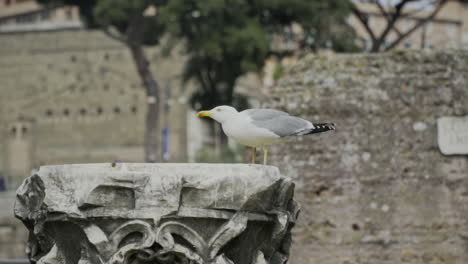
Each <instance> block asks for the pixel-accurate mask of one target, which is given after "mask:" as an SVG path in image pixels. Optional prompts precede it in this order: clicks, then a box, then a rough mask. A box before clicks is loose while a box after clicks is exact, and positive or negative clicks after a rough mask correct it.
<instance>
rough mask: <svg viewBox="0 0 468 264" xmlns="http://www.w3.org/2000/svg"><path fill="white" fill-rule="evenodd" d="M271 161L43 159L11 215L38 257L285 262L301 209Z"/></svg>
mask: <svg viewBox="0 0 468 264" xmlns="http://www.w3.org/2000/svg"><path fill="white" fill-rule="evenodd" d="M293 190H294V185H293V183H292V182H291V181H289V180H288V179H286V178H283V177H281V176H280V174H279V171H278V169H277V168H275V167H271V166H260V165H226V164H219V165H214V164H130V163H118V164H114V166H113V165H112V164H110V163H109V164H86V165H62V166H43V167H41V168H40V169H39V170H38V171H37V172H35V173H34V174H33V175H32V176H31V177H29V178H27V179H26V180H25V181H24V183H23V184H22V185H21V187H20V188H19V189H18V191H17V200H16V205H15V215H16V217H18V218H19V219H21V220H22V221H23V222H24V224H25V225H26V227H27V228H28V229H29V230H30V238H29V245H28V246H29V249H28V251H29V257H30V259H31V260H32V261H37V262H38V263H44V264H45V263H67V264H68V263H79V264H87V263H93V264H94V263H112V264H118V263H132V264H137V263H186V264H189V263H198V264H204V263H207V264H208V263H213V264H233V263H237V264H241V263H242V264H243V263H246V264H250V263H252V264H263V263H272V264H277V263H278V264H279V263H286V261H287V259H288V255H289V247H290V245H291V241H290V236H291V235H290V231H291V228H292V226H293V225H294V223H295V220H296V217H297V213H298V206H297V204H296V203H295V202H294V200H293Z"/></svg>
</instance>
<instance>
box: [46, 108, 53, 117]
mask: <svg viewBox="0 0 468 264" xmlns="http://www.w3.org/2000/svg"><path fill="white" fill-rule="evenodd" d="M52 115H54V112H53V111H52V109H47V110H46V116H52Z"/></svg>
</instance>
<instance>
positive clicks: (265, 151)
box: [263, 147, 268, 165]
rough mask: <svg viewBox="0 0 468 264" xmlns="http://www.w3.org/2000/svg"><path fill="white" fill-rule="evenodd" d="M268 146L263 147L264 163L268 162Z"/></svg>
mask: <svg viewBox="0 0 468 264" xmlns="http://www.w3.org/2000/svg"><path fill="white" fill-rule="evenodd" d="M267 156H268V147H263V165H266V164H267Z"/></svg>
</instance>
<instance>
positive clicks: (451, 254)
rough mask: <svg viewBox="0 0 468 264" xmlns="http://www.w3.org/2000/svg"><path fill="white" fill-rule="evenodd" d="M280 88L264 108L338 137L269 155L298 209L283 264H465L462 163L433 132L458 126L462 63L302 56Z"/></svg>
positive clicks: (395, 56)
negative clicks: (445, 123)
mask: <svg viewBox="0 0 468 264" xmlns="http://www.w3.org/2000/svg"><path fill="white" fill-rule="evenodd" d="M283 76H284V77H283V78H282V79H281V80H280V81H279V83H278V85H277V86H275V87H274V88H273V89H272V90H271V102H270V103H269V105H268V106H269V107H273V108H279V109H284V110H286V111H289V112H290V113H292V114H295V115H300V116H302V117H304V118H307V119H309V120H311V121H332V122H335V123H336V126H337V130H336V131H335V132H333V133H324V134H320V135H311V136H306V137H303V138H299V139H297V140H293V141H292V142H289V143H285V144H283V145H281V146H277V147H274V148H273V149H272V150H271V163H270V164H274V165H276V166H279V167H280V170H281V172H282V173H283V174H284V175H290V176H292V177H293V178H294V179H295V181H296V183H297V187H296V190H297V193H298V200H299V202H300V203H301V204H302V211H301V217H300V220H299V226H298V228H297V229H296V232H295V235H294V241H295V244H294V247H293V253H292V256H293V259H292V263H294V264H306V263H307V264H310V263H320V264H355V263H356V264H357V263H360V264H363V263H375V264H394V263H415V264H416V263H421V264H422V263H426V264H427V263H445V264H464V263H468V157H467V156H462V155H458V156H457V155H455V156H444V155H442V154H441V152H440V151H439V148H438V145H437V127H436V120H437V118H439V117H442V116H465V115H468V53H467V52H458V51H444V52H435V53H434V52H415V51H408V52H392V53H385V54H376V55H368V54H360V55H334V56H330V57H324V56H308V57H306V58H304V59H302V60H301V61H300V62H299V63H298V64H296V65H295V66H294V67H292V68H290V69H289V70H288V71H287V72H285V73H284V75H283ZM467 133H468V131H467Z"/></svg>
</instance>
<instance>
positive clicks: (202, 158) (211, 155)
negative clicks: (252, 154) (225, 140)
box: [195, 145, 245, 163]
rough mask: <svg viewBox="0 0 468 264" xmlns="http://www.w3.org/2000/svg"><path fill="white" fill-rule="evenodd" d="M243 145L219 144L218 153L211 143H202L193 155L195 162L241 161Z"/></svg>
mask: <svg viewBox="0 0 468 264" xmlns="http://www.w3.org/2000/svg"><path fill="white" fill-rule="evenodd" d="M244 149H245V148H244V147H242V146H240V145H238V147H236V148H234V149H233V148H230V147H229V146H228V145H221V153H220V154H218V153H217V152H216V150H215V148H214V147H213V146H212V145H204V146H203V147H202V148H201V149H200V150H199V151H198V152H197V154H196V155H195V162H197V163H242V162H243V159H242V157H243V153H244Z"/></svg>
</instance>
